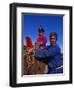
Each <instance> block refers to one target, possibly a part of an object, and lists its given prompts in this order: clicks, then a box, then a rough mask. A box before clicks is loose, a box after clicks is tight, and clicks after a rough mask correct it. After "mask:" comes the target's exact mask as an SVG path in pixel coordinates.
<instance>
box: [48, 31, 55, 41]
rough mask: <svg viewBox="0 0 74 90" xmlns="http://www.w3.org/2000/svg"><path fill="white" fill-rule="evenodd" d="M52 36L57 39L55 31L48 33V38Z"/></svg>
mask: <svg viewBox="0 0 74 90" xmlns="http://www.w3.org/2000/svg"><path fill="white" fill-rule="evenodd" d="M52 36H55V37H56V40H57V33H56V32H51V33H50V35H49V37H50V39H51V37H52Z"/></svg>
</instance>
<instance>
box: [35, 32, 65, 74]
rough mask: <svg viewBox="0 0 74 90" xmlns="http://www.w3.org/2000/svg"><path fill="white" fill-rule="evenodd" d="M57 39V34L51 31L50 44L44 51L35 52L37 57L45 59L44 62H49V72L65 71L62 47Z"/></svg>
mask: <svg viewBox="0 0 74 90" xmlns="http://www.w3.org/2000/svg"><path fill="white" fill-rule="evenodd" d="M57 39H58V38H57V34H56V33H55V32H52V33H50V36H49V40H50V46H49V47H47V48H46V49H44V50H43V51H38V52H36V53H35V54H36V58H38V59H39V60H41V61H42V60H44V62H45V63H47V64H48V66H49V71H48V73H49V74H55V73H63V58H62V56H61V50H60V47H59V45H58V44H57ZM38 53H39V54H38Z"/></svg>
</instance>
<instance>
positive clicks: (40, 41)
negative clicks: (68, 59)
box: [35, 26, 47, 49]
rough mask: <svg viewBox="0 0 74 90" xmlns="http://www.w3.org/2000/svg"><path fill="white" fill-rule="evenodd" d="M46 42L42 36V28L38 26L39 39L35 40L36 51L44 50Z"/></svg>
mask: <svg viewBox="0 0 74 90" xmlns="http://www.w3.org/2000/svg"><path fill="white" fill-rule="evenodd" d="M46 42H47V39H46V37H45V36H44V28H43V27H42V26H40V28H39V37H38V38H37V40H36V43H35V47H36V49H44V48H46Z"/></svg>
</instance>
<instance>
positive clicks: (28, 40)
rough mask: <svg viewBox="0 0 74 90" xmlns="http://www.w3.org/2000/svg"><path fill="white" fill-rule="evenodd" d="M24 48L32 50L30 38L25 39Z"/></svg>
mask: <svg viewBox="0 0 74 90" xmlns="http://www.w3.org/2000/svg"><path fill="white" fill-rule="evenodd" d="M26 46H27V47H29V48H32V47H33V45H32V41H31V38H30V37H27V38H26Z"/></svg>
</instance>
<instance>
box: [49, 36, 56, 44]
mask: <svg viewBox="0 0 74 90" xmlns="http://www.w3.org/2000/svg"><path fill="white" fill-rule="evenodd" d="M50 43H51V45H55V44H56V37H55V36H51V38H50Z"/></svg>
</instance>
